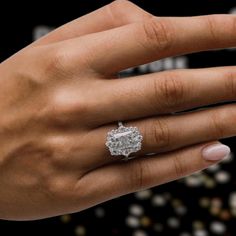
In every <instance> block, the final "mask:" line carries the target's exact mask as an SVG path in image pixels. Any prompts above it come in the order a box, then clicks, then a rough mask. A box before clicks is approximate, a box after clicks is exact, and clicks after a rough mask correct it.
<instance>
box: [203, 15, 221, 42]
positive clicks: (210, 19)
mask: <svg viewBox="0 0 236 236" xmlns="http://www.w3.org/2000/svg"><path fill="white" fill-rule="evenodd" d="M205 20H206V23H207V26H208V32H209V33H210V34H211V36H212V38H213V39H214V40H217V35H216V29H217V23H216V22H217V20H218V18H217V16H216V15H209V16H206V17H205Z"/></svg>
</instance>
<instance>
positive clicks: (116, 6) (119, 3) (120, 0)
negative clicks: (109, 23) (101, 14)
mask: <svg viewBox="0 0 236 236" xmlns="http://www.w3.org/2000/svg"><path fill="white" fill-rule="evenodd" d="M108 6H109V8H110V10H111V11H112V12H116V11H117V10H123V9H126V7H129V6H131V7H134V6H135V4H133V3H131V2H130V1H127V0H116V1H113V2H111V3H110V4H108Z"/></svg>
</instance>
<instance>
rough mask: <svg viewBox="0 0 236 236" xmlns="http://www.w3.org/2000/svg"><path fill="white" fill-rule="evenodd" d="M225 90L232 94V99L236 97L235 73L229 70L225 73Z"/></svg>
mask: <svg viewBox="0 0 236 236" xmlns="http://www.w3.org/2000/svg"><path fill="white" fill-rule="evenodd" d="M224 77H225V86H226V87H225V89H226V91H229V92H231V93H232V97H235V96H236V71H233V70H229V71H227V72H226V73H225V76H224Z"/></svg>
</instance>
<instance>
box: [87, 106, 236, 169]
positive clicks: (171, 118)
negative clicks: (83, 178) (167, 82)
mask: <svg viewBox="0 0 236 236" xmlns="http://www.w3.org/2000/svg"><path fill="white" fill-rule="evenodd" d="M235 117H236V106H235V105H234V104H230V105H224V106H219V107H216V108H211V109H207V110H200V111H194V112H188V113H183V114H175V115H167V116H160V117H152V118H148V119H142V120H136V121H130V122H127V123H125V124H124V125H125V126H128V127H129V126H136V127H138V129H139V131H140V133H141V134H142V135H143V142H142V143H143V145H142V150H141V151H139V152H138V153H136V154H137V156H143V155H145V154H148V153H162V152H168V151H173V150H176V149H180V148H183V147H186V146H190V145H194V144H198V143H202V142H207V141H214V140H218V139H222V138H227V137H231V136H234V135H235V133H236V125H235V124H236V121H235ZM226 121H227V122H226ZM114 128H116V127H115V126H114V125H109V126H106V127H100V128H98V129H97V131H96V132H95V133H94V137H93V140H94V146H96V150H97V155H96V158H95V159H94V163H95V164H96V165H103V164H106V163H110V162H114V161H117V160H120V159H121V158H119V157H118V158H116V157H110V153H109V150H108V149H107V147H106V146H105V142H106V135H107V132H109V131H110V130H111V129H114ZM98 147H100V148H98ZM91 148H92V149H93V147H91ZM136 154H135V155H136Z"/></svg>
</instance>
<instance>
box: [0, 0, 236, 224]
mask: <svg viewBox="0 0 236 236" xmlns="http://www.w3.org/2000/svg"><path fill="white" fill-rule="evenodd" d="M235 30H236V17H235V16H230V15H214V16H197V17H189V18H186V17H185V18H181V17H180V18H175V17H173V18H168V17H162V18H159V17H154V16H152V15H151V14H149V13H147V12H144V11H143V10H142V9H140V8H138V7H136V6H135V5H134V4H132V3H130V2H128V1H123V0H120V1H115V2H113V3H111V4H110V5H107V6H105V7H103V8H101V9H99V10H97V11H95V12H92V13H90V14H88V15H85V16H83V17H81V18H79V19H77V20H75V21H73V22H71V23H69V24H67V25H65V26H62V27H61V28H59V29H57V30H55V31H54V32H52V33H51V34H49V35H47V36H46V37H44V38H42V39H40V40H38V41H36V42H35V43H33V44H32V45H30V46H28V47H27V48H25V49H23V50H21V51H20V52H18V53H17V54H16V55H14V56H12V57H11V58H9V59H8V60H6V61H5V62H3V63H2V64H1V65H0V75H1V76H0V77H1V80H0V85H1V86H0V98H1V99H0V109H1V117H0V131H1V133H0V140H1V146H0V150H1V159H0V185H1V188H0V217H1V218H2V219H14V220H29V219H40V218H45V217H51V216H56V215H60V214H65V213H72V212H77V211H80V210H83V209H86V208H88V207H91V206H93V205H96V204H98V203H100V202H104V201H106V200H108V199H112V198H114V197H117V196H121V195H124V194H127V193H131V192H134V191H138V190H140V189H145V188H150V187H152V186H156V185H160V184H162V183H166V182H168V181H171V180H174V179H178V178H181V177H183V176H186V175H189V174H191V173H193V172H195V171H199V170H201V169H204V168H207V167H208V166H210V165H212V164H215V163H217V162H218V161H220V160H222V158H223V157H224V156H225V155H227V154H228V153H229V148H227V147H226V146H222V145H220V143H219V142H218V141H217V140H218V139H221V138H225V137H230V136H233V135H235V133H236V109H235V105H234V104H231V105H221V106H218V107H216V108H211V109H204V110H196V111H192V112H187V113H178V114H175V112H177V111H184V110H186V109H191V108H194V107H201V106H205V105H209V104H215V103H219V102H223V101H230V100H235V98H236V70H235V67H225V68H224V67H222V68H211V69H198V70H193V69H192V70H175V71H168V72H161V73H154V74H148V75H143V76H135V77H132V78H125V79H117V74H118V72H119V71H121V70H124V69H126V68H130V67H134V66H136V65H140V64H144V63H148V62H151V61H154V60H158V59H160V58H164V57H168V56H173V55H177V54H184V53H190V52H196V51H202V50H209V49H216V48H223V47H233V46H236V34H235ZM117 121H123V122H124V124H125V125H126V126H137V127H138V128H139V130H140V132H141V133H142V135H143V137H144V140H143V147H142V150H141V151H140V152H139V153H138V154H137V157H136V158H135V159H133V160H130V161H128V162H123V161H120V158H119V157H111V156H110V153H109V151H108V150H107V148H106V146H105V142H106V135H107V132H108V131H110V130H111V129H114V128H116V127H117ZM226 121H227V122H226ZM148 153H156V155H155V156H152V157H148V156H146V155H145V154H148Z"/></svg>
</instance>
